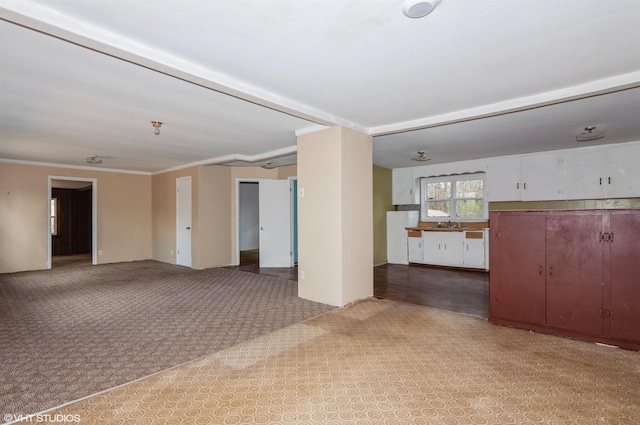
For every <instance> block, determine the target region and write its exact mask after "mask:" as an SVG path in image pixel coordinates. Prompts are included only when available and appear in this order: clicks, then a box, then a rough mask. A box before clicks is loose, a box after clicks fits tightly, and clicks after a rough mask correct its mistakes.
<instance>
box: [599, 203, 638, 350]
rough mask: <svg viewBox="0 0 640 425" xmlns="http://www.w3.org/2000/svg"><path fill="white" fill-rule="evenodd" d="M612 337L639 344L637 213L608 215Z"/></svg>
mask: <svg viewBox="0 0 640 425" xmlns="http://www.w3.org/2000/svg"><path fill="white" fill-rule="evenodd" d="M610 233H612V234H613V240H612V241H611V242H610V243H605V246H607V247H609V249H610V255H611V257H610V258H611V265H610V272H609V273H610V275H609V276H610V279H609V280H610V285H609V287H610V291H609V296H610V310H611V312H612V313H611V319H610V323H611V337H612V338H619V339H626V340H631V341H640V249H639V248H638V241H639V240H640V211H611V212H610Z"/></svg>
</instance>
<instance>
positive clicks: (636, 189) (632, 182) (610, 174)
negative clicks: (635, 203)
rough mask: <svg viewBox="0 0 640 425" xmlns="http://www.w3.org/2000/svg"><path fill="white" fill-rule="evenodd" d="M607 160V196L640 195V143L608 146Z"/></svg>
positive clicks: (626, 196) (604, 183) (605, 184)
mask: <svg viewBox="0 0 640 425" xmlns="http://www.w3.org/2000/svg"><path fill="white" fill-rule="evenodd" d="M606 161H607V162H606V176H605V179H604V180H603V185H604V187H605V197H607V198H630V197H637V196H640V143H629V144H622V145H617V146H611V147H608V148H607V152H606Z"/></svg>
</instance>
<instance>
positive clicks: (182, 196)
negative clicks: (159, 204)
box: [176, 177, 191, 267]
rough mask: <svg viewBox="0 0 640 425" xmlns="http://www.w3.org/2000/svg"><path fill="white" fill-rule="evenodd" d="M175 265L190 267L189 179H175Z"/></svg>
mask: <svg viewBox="0 0 640 425" xmlns="http://www.w3.org/2000/svg"><path fill="white" fill-rule="evenodd" d="M176 264H178V265H180V266H186V267H191V177H180V178H178V179H176Z"/></svg>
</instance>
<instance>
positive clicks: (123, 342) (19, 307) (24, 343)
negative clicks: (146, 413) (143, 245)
mask: <svg viewBox="0 0 640 425" xmlns="http://www.w3.org/2000/svg"><path fill="white" fill-rule="evenodd" d="M296 285H297V284H296V282H292V281H289V280H284V279H276V278H273V277H266V276H260V275H257V274H253V273H246V272H241V271H235V270H228V269H208V270H191V269H187V268H184V267H179V266H173V265H168V264H163V263H159V262H154V261H141V262H132V263H119V264H108V265H100V266H86V267H78V268H65V269H59V270H48V271H37V272H23V273H14V274H5V275H0V414H11V415H20V414H27V413H36V412H41V411H44V410H46V409H50V408H53V407H55V406H60V405H62V404H63V403H67V402H70V401H72V400H77V399H79V398H81V397H84V396H87V395H90V394H94V393H96V392H98V391H102V390H105V389H109V388H113V387H115V386H117V385H121V384H123V383H126V382H131V381H133V380H135V379H139V378H141V377H144V376H148V375H150V374H153V373H155V372H158V371H162V370H166V369H167V368H170V367H174V366H177V365H180V364H183V363H185V362H188V361H191V360H194V359H197V358H200V357H202V356H205V355H207V354H211V353H214V352H216V351H219V350H222V349H225V348H228V347H231V346H234V345H236V344H239V343H241V342H244V341H248V340H251V339H253V338H256V337H258V336H260V335H264V334H267V333H269V332H273V331H275V330H278V329H282V328H284V327H286V326H289V325H292V324H295V323H299V322H301V321H303V320H306V319H309V318H312V317H315V316H318V315H319V314H322V313H324V312H327V311H330V310H331V309H332V308H331V307H329V306H326V305H323V304H319V303H314V302H311V301H307V300H303V299H300V298H297V296H296V294H297V288H296ZM0 422H2V421H0Z"/></svg>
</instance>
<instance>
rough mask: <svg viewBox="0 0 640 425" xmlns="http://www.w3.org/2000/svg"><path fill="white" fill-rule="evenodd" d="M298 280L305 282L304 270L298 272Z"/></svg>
mask: <svg viewBox="0 0 640 425" xmlns="http://www.w3.org/2000/svg"><path fill="white" fill-rule="evenodd" d="M298 279H300V280H304V270H299V271H298Z"/></svg>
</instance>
